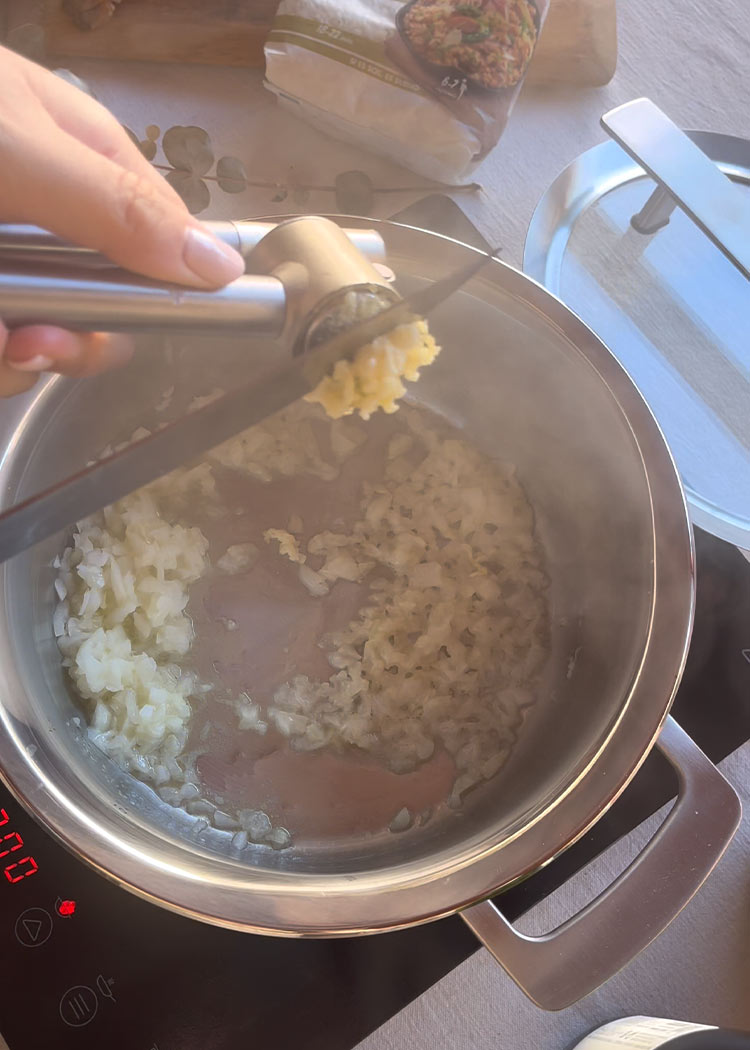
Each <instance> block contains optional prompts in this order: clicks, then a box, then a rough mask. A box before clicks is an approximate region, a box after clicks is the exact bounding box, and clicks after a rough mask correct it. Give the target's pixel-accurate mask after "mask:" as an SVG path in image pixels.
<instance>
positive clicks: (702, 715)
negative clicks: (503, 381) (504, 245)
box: [0, 202, 750, 1050]
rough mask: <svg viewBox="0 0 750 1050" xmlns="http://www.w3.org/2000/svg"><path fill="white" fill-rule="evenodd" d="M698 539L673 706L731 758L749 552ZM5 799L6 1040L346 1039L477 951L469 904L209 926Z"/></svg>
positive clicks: (587, 850)
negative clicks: (333, 920) (278, 928)
mask: <svg viewBox="0 0 750 1050" xmlns="http://www.w3.org/2000/svg"><path fill="white" fill-rule="evenodd" d="M426 207H427V214H425V206H424V205H423V206H422V212H417V213H416V214H414V213H412V214H407V215H405V217H404V221H411V222H413V223H414V224H415V225H417V224H421V225H427V224H428V221H429V219H430V214H431V213H430V209H433V211H434V210H435V209H436V208H437V207H438V206H437V205H436V204H435V203H434V202H433V204H431V205H429V206H426ZM441 208H442V212H441V214H442V215H443V218H445V212H446V210H447V206H441ZM438 210H440V209H438ZM450 214H451V216H452V218H451V221H452V222H453V224H454V226H453V228H450V227H448V228H446V223H445V222H443V223H442V225H441V226H440V227H439V228H441V229H442V230H444V231H445V232H448V233H452V234H453V235H454V236H458V237H461V239H463V240H468V239H470V236H471V231H470V230H469V231H467V230H466V229H465V228H464V227H463V226H462V216H460V215H453V214H452V213H450ZM463 222H465V220H463ZM430 224H432V225H437V224H436V223H435V222H434V220H433V221H432V222H431V223H430ZM473 239H474V240H475V241H476V235H475V236H474V237H473ZM696 543H697V552H698V553H697V557H698V607H697V614H696V626H695V633H694V641H693V644H692V647H691V650H690V656H689V659H688V664H687V669H686V672H685V676H684V679H683V683H682V685H681V688H680V691H679V694H678V698H677V701H676V703H675V706H674V714H675V716H676V718H677V719H678V721H679V722H680V723H681V724H682V725H683V727H684V728H685V729H686V730H687V731H688V732H689V733H690V734H691V735H692V736H693V738H694V739H695V740H696V741H697V742H698V743H699V744H700V745H701V747H703V749H704V750H705V751H706V752H707V753H708V755H709V756H710V757H711V758H712V759H713V760H715V761H718V760H719V759H721V758H723V757H724V756H725V755H727V754H728V753H729V752H731V751H733V750H734V749H735V748H737V747H738V746H739V745H740V744H742V743H743V742H744V741H745V740H747V739H748V738H750V563H748V562H747V561H745V559H744V558H743V557H742V555H741V554H740V553H739V552H738V551H737V550H735V549H734V548H732V547H730V546H729V545H727V544H725V543H723V542H721V541H720V540H716V539H714V538H713V537H711V536H708V535H707V534H705V533H701V532H698V534H697V536H696ZM674 786H675V785H674V778H673V774H672V772H671V769H670V768H669V766H668V765H667V763H666V762H665V761H664V760H663V759H662V758H661V756H660V755H658V753H653V754H652V755H651V756H650V757H649V758H648V760H647V762H646V763H645V765H644V766H643V768H642V769H641V771H640V772H639V773H638V775H637V776H636V778H635V780H634V781H633V783H632V784H631V785H630V787H629V788H628V789H627V791H626V792H625V793H624V795H623V796H622V797H621V798H620V799H619V800H618V802H617V803H616V804H615V805H614V806H613V807H612V809H611V810H610V811H609V812H608V813H607V814H606V815H605V816H604V817H603V818H602V819H601V820H600V821H599V822H598V823H597V825H596V826H595V828H594V829H593V830H592V831H591V832H590V833H589V834H588V835H587V836H585V837H584V838H583V839H582V840H581V841H580V842H578V843H577V844H576V845H575V846H574V847H572V848H571V849H570V850H568V851H567V853H565V854H564V855H563V856H562V857H560V858H558V859H557V860H556V861H555V862H554V863H552V864H551V865H550V866H549V867H547V868H546V869H545V870H544V871H543V872H540V873H538V874H537V875H535V876H533V877H532V878H530V879H529V880H527V881H526V882H525V883H523V884H522V885H520V886H518V887H516V888H515V889H513V890H511V891H509V892H507V893H505V894H503V895H502V896H501V897H499V898H498V899H497V903H498V904H499V906H500V907H501V908H502V911H503V912H504V913H505V914H506V915H507V916H508V917H509V918H515V917H517V916H518V915H519V914H521V913H522V912H524V911H525V910H527V909H528V908H529V907H531V906H532V905H533V904H535V903H536V902H537V901H539V900H541V899H542V898H543V897H545V896H546V895H547V894H548V893H550V892H551V891H552V890H553V889H555V888H556V887H558V886H559V885H561V884H562V883H563V882H564V881H565V880H566V879H567V878H569V877H570V875H571V874H572V873H573V872H575V871H576V870H578V869H579V868H581V867H582V866H583V865H585V864H586V863H588V861H589V860H591V859H592V858H593V857H595V856H596V855H597V854H599V853H600V852H602V850H604V849H605V848H606V847H607V846H609V845H610V844H611V843H613V842H614V841H616V840H617V839H618V838H619V837H621V836H622V835H624V834H625V833H626V832H628V831H629V830H631V829H632V828H633V827H635V826H636V825H637V824H638V823H640V822H641V821H642V820H643V819H645V818H646V817H647V816H648V815H650V814H651V813H652V812H654V811H655V810H656V809H657V808H658V807H659V806H660V805H662V804H663V803H664V802H665V801H666V800H667V799H668V798H669V797H671V795H672V794H673V793H674ZM0 807H2V808H0V870H2V874H1V875H0V931H2V937H3V943H4V945H5V950H4V954H3V956H2V962H1V963H0V974H1V980H0V1033H1V1034H2V1036H3V1037H4V1038H5V1039H6V1041H7V1043H8V1046H9V1047H10V1050H28V1048H29V1047H33V1048H42V1047H55V1048H59V1050H67V1048H76V1050H89V1048H91V1050H94V1048H95V1050H101V1048H103V1047H106V1048H108V1050H240V1048H242V1050H244V1048H245V1047H251V1046H252V1047H261V1048H263V1050H288V1047H290V1046H292V1045H294V1046H295V1047H297V1048H298V1050H350V1048H351V1047H353V1046H354V1045H355V1044H356V1043H357V1042H359V1041H360V1040H361V1039H363V1038H364V1037H365V1036H366V1035H367V1034H368V1033H369V1032H371V1031H372V1030H373V1029H375V1028H376V1027H378V1026H379V1025H380V1024H382V1023H383V1022H384V1021H386V1020H387V1019H388V1018H389V1017H390V1016H392V1015H393V1014H394V1013H395V1012H397V1011H398V1010H399V1009H401V1008H402V1007H403V1006H405V1005H406V1004H407V1003H408V1002H409V1001H411V1000H412V999H413V998H415V997H416V996H418V995H419V994H420V993H422V992H423V991H424V990H425V989H427V988H428V987H429V986H430V985H431V984H433V983H434V982H435V981H437V980H438V979H439V978H440V977H442V976H443V975H444V974H446V973H448V972H449V971H450V970H451V969H452V968H453V967H455V966H457V965H458V964H459V963H460V962H461V961H463V960H464V959H465V958H466V957H467V956H468V955H470V954H471V953H472V952H474V951H476V950H477V949H478V943H477V941H476V940H475V939H474V937H473V935H472V934H471V933H470V932H469V930H468V929H467V928H466V927H465V925H464V924H463V923H462V921H461V920H460V919H459V918H456V917H454V918H451V919H444V920H441V921H440V922H436V923H432V924H430V925H427V926H422V927H419V928H416V929H413V930H405V931H401V932H398V933H390V934H380V935H377V936H374V937H365V938H356V939H344V940H336V941H290V940H281V939H275V938H266V937H257V936H252V935H249V934H239V933H232V932H228V931H224V930H219V929H215V928H213V927H210V926H204V925H202V924H199V923H196V922H193V921H191V920H188V919H184V918H181V917H179V916H176V915H172V914H170V913H168V912H166V911H163V910H161V909H159V908H156V907H154V906H153V905H150V904H147V903H145V902H143V901H141V900H138V899H137V898H135V897H133V896H131V895H130V894H128V893H126V892H125V891H123V890H121V889H119V888H118V887H116V886H114V885H112V884H111V883H109V882H107V881H105V880H104V879H103V878H102V877H101V876H99V875H97V874H95V873H94V872H93V871H90V870H89V869H88V868H87V867H86V866H84V865H83V864H81V863H80V862H79V861H77V860H76V859H75V858H74V857H72V856H71V855H70V854H68V853H67V852H66V851H65V850H64V849H62V848H61V847H60V846H58V845H57V844H56V843H54V842H53V841H52V840H51V839H50V838H49V837H48V836H47V834H46V833H45V832H43V831H42V830H41V829H40V828H39V827H38V826H37V825H36V823H35V822H34V821H33V820H32V819H30V818H29V817H28V816H27V814H26V813H25V812H24V810H23V809H22V808H21V807H20V806H19V805H18V803H16V802H15V800H14V799H13V798H12V797H11V796H10V794H9V793H8V792H6V791H5V790H0ZM19 843H20V845H19ZM14 847H15V848H14ZM3 850H5V852H4V853H3Z"/></svg>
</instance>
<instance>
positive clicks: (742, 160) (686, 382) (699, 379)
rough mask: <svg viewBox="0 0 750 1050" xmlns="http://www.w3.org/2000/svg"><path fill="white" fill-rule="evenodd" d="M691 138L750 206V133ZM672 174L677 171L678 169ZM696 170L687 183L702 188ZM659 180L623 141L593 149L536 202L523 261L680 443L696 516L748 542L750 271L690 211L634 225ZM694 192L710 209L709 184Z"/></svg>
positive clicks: (678, 455)
mask: <svg viewBox="0 0 750 1050" xmlns="http://www.w3.org/2000/svg"><path fill="white" fill-rule="evenodd" d="M633 134H636V132H635V131H634V132H633ZM689 138H690V139H691V140H692V143H693V144H694V145H696V146H698V147H699V148H700V150H701V151H703V153H705V154H706V155H707V157H709V158H710V159H711V160H712V161H714V163H715V164H716V166H717V168H718V169H719V170H720V171H721V172H722V173H723V174H724V175H726V176H729V177H730V178H731V180H732V182H733V183H734V185H733V186H730V187H729V189H730V190H731V194H730V197H729V201H730V204H731V202H733V201H735V200H736V199H738V198H739V200H740V201H742V202H743V205H744V211H745V212H747V210H748V208H750V142H747V141H745V140H743V139H738V138H733V137H731V136H728V135H717V134H713V133H709V132H689ZM704 160H705V158H704ZM706 163H707V162H706ZM702 167H703V165H701V168H702ZM664 174H665V177H666V174H669V175H670V177H671V176H673V175H674V171H673V166H672V165H670V166H669V170H668V172H666V173H664ZM698 174H700V172H698ZM716 177H717V178H718V179H719V185H721V184H722V183H723V182H724V181H725V180H723V179H722V178H721V176H720V175H719V174H718V172H717V173H716ZM688 181H689V176H688V175H685V177H684V179H683V180H682V182H681V184H680V185H681V188H682V192H683V194H684V193H687V194H688V196H690V192H689V190H688V189H687V188H686V186H685V185H684V184H686V183H687V182H688ZM655 186H656V183H655V182H654V181H653V179H651V178H650V177H649V176H647V174H646V172H645V171H644V170H643V168H641V167H640V166H639V165H638V164H637V163H636V162H635V161H634V160H632V159H631V158H630V157H629V156H628V155H627V154H626V153H625V152H624V151H623V150H622V149H621V148H620V147H619V146H618V145H617V144H616V143H614V142H605V143H602V144H601V145H599V146H595V147H594V148H593V149H591V150H588V151H587V152H586V153H584V154H583V155H582V156H580V157H579V158H578V159H577V160H576V161H574V162H573V163H572V164H571V165H570V166H569V167H568V168H567V169H566V170H565V171H563V172H562V173H561V174H560V175H559V176H558V178H557V179H556V180H555V182H554V183H553V184H552V185H551V186H550V188H549V189H548V191H547V193H546V194H545V195H544V197H543V198H542V199H541V201H540V202H539V204H538V205H537V209H536V211H535V213H534V217H533V219H532V222H531V224H530V226H529V232H528V236H527V239H526V247H525V252H524V270H525V271H526V272H527V273H528V274H529V275H530V276H531V277H533V278H535V279H536V280H538V281H540V282H541V283H542V284H544V285H545V287H547V288H549V290H550V291H551V292H553V293H554V294H555V295H559V296H560V297H561V298H563V299H564V300H565V302H566V303H568V305H569V306H570V307H571V309H573V310H575V311H576V312H577V313H578V314H580V316H581V317H582V318H583V320H584V321H586V323H587V324H589V325H591V327H592V328H593V329H594V330H595V331H596V332H597V334H598V335H599V336H600V337H601V338H602V339H603V340H604V342H605V343H606V344H607V346H609V347H610V348H611V350H612V352H613V353H614V354H615V355H616V356H617V358H618V360H619V361H620V362H621V363H622V365H623V366H624V367H625V368H626V369H627V370H628V372H629V374H630V375H631V376H632V378H633V380H634V382H635V383H636V384H637V385H638V388H639V389H640V391H641V393H642V394H643V395H644V397H645V398H646V400H647V401H648V403H649V405H650V406H651V408H652V410H653V412H654V414H655V416H656V418H657V420H658V421H659V424H660V425H661V427H662V429H663V431H664V434H665V436H666V438H667V441H668V442H669V446H670V448H671V449H672V452H673V454H674V457H675V459H676V461H677V466H678V468H679V470H680V473H681V476H682V479H683V483H684V485H685V489H686V493H687V498H688V503H689V506H690V513H691V518H692V520H693V522H694V523H695V524H696V525H700V526H701V527H702V528H704V529H707V530H708V531H710V532H712V533H713V534H714V535H716V536H719V537H720V538H721V539H725V540H728V541H729V542H730V543H734V544H736V545H737V546H739V547H741V548H748V547H750V343H749V342H748V339H747V317H748V312H750V281H748V280H747V279H746V278H745V277H744V276H743V274H742V273H741V272H740V271H739V270H738V269H737V268H736V267H735V266H734V265H733V264H732V263H731V262H730V261H729V259H728V258H727V257H726V256H725V255H724V254H723V253H722V251H721V250H720V249H719V248H718V247H717V246H716V245H715V244H714V243H712V241H711V240H710V239H709V237H708V236H706V234H705V233H704V232H702V230H701V229H700V228H699V226H698V225H696V224H695V223H694V222H693V221H692V220H691V219H690V218H689V217H688V215H687V214H686V213H685V212H684V211H682V210H680V209H676V210H674V211H672V212H671V214H670V215H669V221H668V222H667V223H666V225H663V226H662V227H661V228H657V229H655V230H654V232H652V233H651V234H644V233H641V232H638V231H637V230H636V229H634V228H633V227H632V225H631V219H632V218H633V217H634V216H638V215H639V214H640V213H641V212H642V211H643V210H644V209H645V210H646V211H651V210H654V209H653V203H654V201H653V197H654V189H655ZM692 196H695V197H698V198H699V203H698V204H694V208H699V210H700V201H701V200H702V198H701V197H700V194H699V193H698V187H696V188H695V191H694V193H693V195H692ZM691 200H692V197H691ZM741 210H742V209H741ZM725 211H726V208H725V209H724V211H722V210H721V209H719V208H718V206H717V207H715V208H713V209H709V215H710V217H711V219H712V221H714V224H715V226H716V229H717V230H718V231H719V232H721V231H722V230H723V229H724V227H722V226H721V223H720V221H719V219H717V217H716V215H714V212H718V214H719V216H722V215H724V212H725ZM656 213H657V218H663V217H664V213H663V211H662V210H661V209H660V208H657V209H656ZM707 221H708V220H707ZM717 224H718V225H717ZM704 225H705V223H704Z"/></svg>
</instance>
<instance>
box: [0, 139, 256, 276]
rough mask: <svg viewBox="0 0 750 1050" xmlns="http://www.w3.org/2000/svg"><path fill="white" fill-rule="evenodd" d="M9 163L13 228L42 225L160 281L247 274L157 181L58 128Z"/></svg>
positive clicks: (6, 208) (22, 147)
mask: <svg viewBox="0 0 750 1050" xmlns="http://www.w3.org/2000/svg"><path fill="white" fill-rule="evenodd" d="M42 139H43V141H42ZM11 157H12V160H11V161H10V163H11V165H12V167H13V172H12V173H11V172H9V171H8V169H7V167H6V171H5V173H4V176H3V182H4V189H5V190H6V194H5V199H4V201H3V214H4V217H5V218H7V219H10V220H11V221H18V222H33V223H37V224H38V225H40V226H44V227H45V228H46V229H48V230H50V231H51V232H53V233H55V234H57V235H58V236H60V237H63V238H65V239H66V240H69V241H73V242H74V243H76V244H80V245H82V246H84V247H86V248H93V249H95V250H97V251H100V252H102V253H104V254H105V255H106V256H108V257H109V258H110V259H112V261H113V262H115V263H117V264H118V265H120V266H124V267H126V268H127V269H128V270H133V271H135V272H136V273H141V274H144V275H145V276H147V277H154V278H156V279H157V280H162V281H172V282H175V283H176V284H185V285H192V286H196V287H203V288H217V287H220V286H221V285H223V284H227V283H228V282H229V281H232V280H234V279H235V278H237V277H239V276H240V275H241V274H242V273H244V269H245V264H244V260H243V258H242V256H241V255H240V254H239V253H238V252H236V251H234V249H233V248H230V247H229V246H228V245H225V244H223V243H222V242H221V241H219V240H218V239H217V238H216V237H214V236H213V235H212V234H211V233H210V232H209V231H208V230H207V229H206V227H204V226H203V225H202V224H201V223H199V222H198V221H197V220H196V219H194V218H193V217H192V216H191V215H190V214H189V213H188V211H187V209H186V208H185V207H184V205H183V204H182V202H179V201H176V200H173V199H171V197H170V195H168V194H165V193H162V192H159V185H158V183H156V182H155V180H154V179H153V178H151V177H148V176H147V175H144V174H143V173H142V172H138V171H131V170H128V169H127V168H124V167H121V166H120V165H119V164H117V163H116V162H115V161H113V160H111V159H110V158H108V157H105V156H103V155H102V154H100V153H97V152H95V151H94V150H92V149H90V148H89V147H88V146H86V145H85V144H84V143H82V142H80V141H79V140H78V139H76V138H74V137H73V136H71V135H68V134H67V133H66V132H64V131H62V130H60V129H59V128H57V127H55V126H51V127H50V128H49V129H48V134H47V135H45V136H29V137H25V140H24V141H23V142H21V143H20V144H19V148H18V149H16V150H13V151H9V155H8V159H10V158H11ZM12 175H15V177H12ZM9 176H11V177H9Z"/></svg>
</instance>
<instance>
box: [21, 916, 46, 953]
mask: <svg viewBox="0 0 750 1050" xmlns="http://www.w3.org/2000/svg"><path fill="white" fill-rule="evenodd" d="M51 933H52V919H51V917H50V915H49V913H48V912H46V911H45V910H44V908H27V909H26V911H23V912H21V914H20V915H19V916H18V918H17V919H16V940H18V941H19V942H20V943H21V944H22V945H23V946H24V948H38V947H39V945H40V944H44V942H45V941H47V940H49V938H50V935H51Z"/></svg>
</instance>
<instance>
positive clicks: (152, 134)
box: [146, 124, 161, 142]
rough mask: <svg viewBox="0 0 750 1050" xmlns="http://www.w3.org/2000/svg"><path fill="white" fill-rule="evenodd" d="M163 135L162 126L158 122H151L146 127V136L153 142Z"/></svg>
mask: <svg viewBox="0 0 750 1050" xmlns="http://www.w3.org/2000/svg"><path fill="white" fill-rule="evenodd" d="M160 135H161V128H160V127H159V125H158V124H149V125H148V127H147V128H146V138H147V139H151V141H152V142H157V141H158V138H159V136H160Z"/></svg>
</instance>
